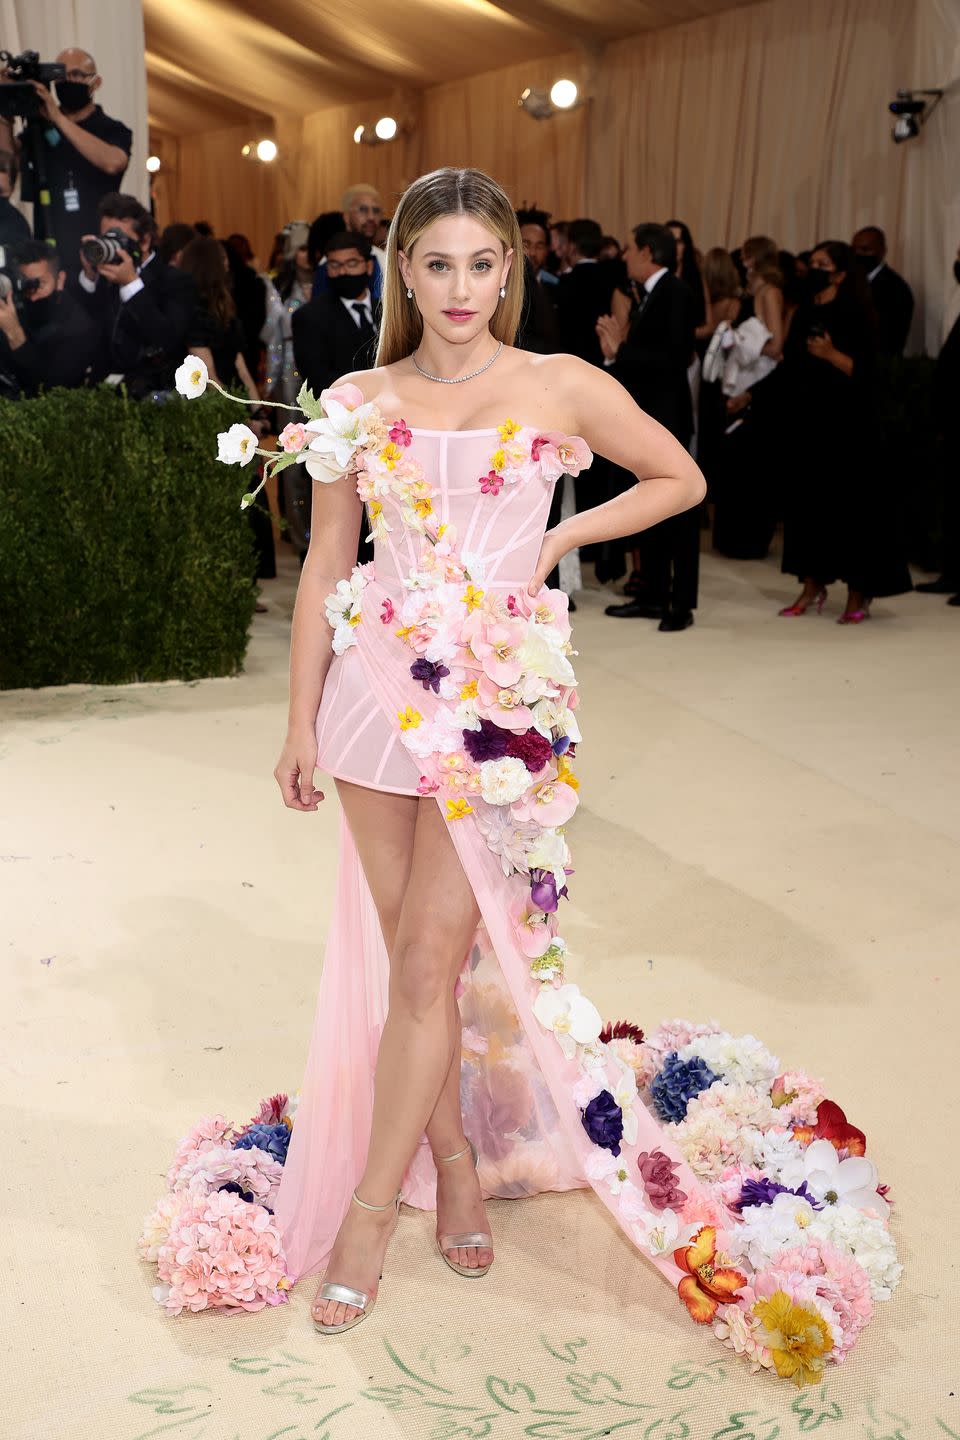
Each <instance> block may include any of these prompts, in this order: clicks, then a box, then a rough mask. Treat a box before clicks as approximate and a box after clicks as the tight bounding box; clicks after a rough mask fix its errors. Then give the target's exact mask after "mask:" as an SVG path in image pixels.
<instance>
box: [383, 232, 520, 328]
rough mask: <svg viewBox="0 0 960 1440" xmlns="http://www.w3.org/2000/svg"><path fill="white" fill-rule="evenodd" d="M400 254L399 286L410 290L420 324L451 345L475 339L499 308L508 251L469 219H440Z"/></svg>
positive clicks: (507, 264)
mask: <svg viewBox="0 0 960 1440" xmlns="http://www.w3.org/2000/svg"><path fill="white" fill-rule="evenodd" d="M410 248H411V253H410V254H409V255H408V254H406V253H405V252H404V251H402V250H401V251H400V252H399V262H400V273H401V275H402V277H403V283H404V285H406V286H409V288H410V289H411V290H412V291H413V294H414V299H413V300H410V301H408V302H406V303H408V304H411V305H414V304H415V305H417V307H418V308H419V310H420V313H421V315H422V316H423V322H424V325H425V326H426V325H428V326H429V327H430V329H431V330H435V331H436V332H437V334H438V335H440V336H442V337H443V339H445V340H448V341H450V343H451V344H454V345H459V344H463V343H465V342H467V341H470V340H472V339H474V338H475V337H476V336H477V335H479V334H480V333H481V332H482V331H483V330H485V329H486V328H487V326H488V325H489V324H490V321H491V320H492V319H493V315H494V312H495V310H496V308H497V306H498V304H499V303H500V287H501V285H505V284H506V281H507V276H508V274H509V273H510V266H511V263H512V260H513V251H512V250H507V251H506V253H504V249H503V245H502V243H501V241H500V240H499V239H498V238H497V236H496V235H494V234H493V232H492V231H491V230H488V229H487V228H486V226H485V225H484V224H483V223H482V222H481V221H480V220H477V219H476V218H475V217H474V216H472V215H445V216H443V217H442V219H440V220H435V221H434V222H433V224H432V225H430V226H428V228H427V229H426V230H425V231H424V232H423V234H422V235H421V236H420V237H419V239H417V240H416V241H415V243H414V244H413V245H412V246H411V247H410Z"/></svg>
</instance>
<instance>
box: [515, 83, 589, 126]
mask: <svg viewBox="0 0 960 1440" xmlns="http://www.w3.org/2000/svg"><path fill="white" fill-rule="evenodd" d="M517 104H518V105H519V106H520V109H521V110H525V111H526V112H527V114H528V115H529V116H530V118H531V119H532V120H552V119H553V117H554V115H556V114H557V113H558V112H559V111H561V110H575V109H577V108H578V107H579V106H581V105H583V104H585V99H584V97H583V96H582V95H581V93H580V87H579V86H578V85H577V84H576V82H575V81H573V80H555V81H554V83H553V85H552V86H551V87H550V89H549V90H542V89H539V88H538V87H536V86H534V85H528V86H527V88H526V90H524V92H523V94H522V95H521V96H520V99H519V100H518V101H517Z"/></svg>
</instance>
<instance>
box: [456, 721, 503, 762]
mask: <svg viewBox="0 0 960 1440" xmlns="http://www.w3.org/2000/svg"><path fill="white" fill-rule="evenodd" d="M463 748H464V750H466V752H467V754H468V755H469V756H470V759H471V760H472V761H473V762H474V764H476V765H482V764H483V762H484V760H502V759H503V757H504V755H506V753H507V733H506V731H505V730H502V729H501V727H500V726H499V725H494V723H493V721H492V720H481V721H480V729H479V730H464V732H463Z"/></svg>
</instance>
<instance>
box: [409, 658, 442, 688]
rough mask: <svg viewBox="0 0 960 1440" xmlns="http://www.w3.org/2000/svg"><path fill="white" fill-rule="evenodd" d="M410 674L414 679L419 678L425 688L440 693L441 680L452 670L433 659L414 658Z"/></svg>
mask: <svg viewBox="0 0 960 1440" xmlns="http://www.w3.org/2000/svg"><path fill="white" fill-rule="evenodd" d="M410 674H411V675H412V676H413V678H414V680H419V681H420V684H421V685H422V686H423V688H424V690H432V691H433V693H434V694H435V695H439V694H440V681H441V680H442V679H443V677H444V675H449V674H450V671H449V670H448V669H447V667H446V665H441V664H439V663H437V664H435V663H434V662H433V661H432V660H414V662H413V664H412V665H411V666H410Z"/></svg>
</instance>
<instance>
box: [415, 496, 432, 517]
mask: <svg viewBox="0 0 960 1440" xmlns="http://www.w3.org/2000/svg"><path fill="white" fill-rule="evenodd" d="M413 508H414V510H415V511H416V513H417V514H418V515H419V516H420V517H421V519H426V517H427V516H428V515H432V514H433V505H432V503H431V502H430V501H429V500H427V499H424V500H414V502H413Z"/></svg>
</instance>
